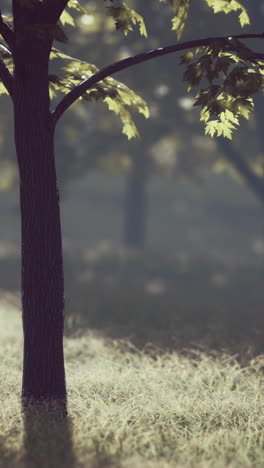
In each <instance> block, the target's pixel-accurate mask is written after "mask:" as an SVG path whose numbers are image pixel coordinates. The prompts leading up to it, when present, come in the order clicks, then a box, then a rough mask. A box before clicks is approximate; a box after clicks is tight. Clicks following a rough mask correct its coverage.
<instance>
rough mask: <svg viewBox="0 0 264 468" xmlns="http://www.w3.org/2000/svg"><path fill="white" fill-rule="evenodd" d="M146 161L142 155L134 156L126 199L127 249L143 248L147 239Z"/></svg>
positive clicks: (125, 236)
mask: <svg viewBox="0 0 264 468" xmlns="http://www.w3.org/2000/svg"><path fill="white" fill-rule="evenodd" d="M146 192H147V174H146V160H145V156H144V155H142V154H137V153H136V154H135V155H133V159H132V167H131V171H130V173H129V174H128V179H127V186H126V197H125V226H124V244H125V245H126V246H127V247H132V248H143V247H144V244H145V237H146V209H147V206H146V204H147V200H146V198H147V193H146Z"/></svg>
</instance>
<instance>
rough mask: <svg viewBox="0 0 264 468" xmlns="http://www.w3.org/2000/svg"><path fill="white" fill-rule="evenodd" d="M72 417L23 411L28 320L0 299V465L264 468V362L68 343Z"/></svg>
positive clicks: (83, 339) (99, 338)
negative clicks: (59, 418) (24, 333)
mask: <svg viewBox="0 0 264 468" xmlns="http://www.w3.org/2000/svg"><path fill="white" fill-rule="evenodd" d="M65 357H66V371H67V383H68V407H69V420H68V421H67V420H64V421H63V422H58V424H57V425H56V427H54V426H53V425H52V421H49V420H44V419H42V420H41V423H39V421H38V418H37V417H36V418H35V420H34V418H33V419H32V420H31V421H30V423H28V421H25V419H24V418H23V417H22V414H21V408H20V387H21V367H22V330H21V317H20V313H19V307H18V305H17V304H14V303H13V304H12V303H11V302H10V301H9V300H4V299H3V298H2V300H1V301H0V376H1V392H0V467H3V468H9V467H10V468H20V467H25V468H28V467H32V468H33V467H38V468H42V467H43V468H44V467H47V468H59V467H63V468H70V467H87V468H96V467H97V468H101V467H102V468H103V467H106V466H107V467H122V468H172V467H175V468H209V467H210V468H211V467H212V468H220V467H221V468H223V467H228V468H236V467H237V468H238V467H239V468H245V467H250V468H252V467H255V468H257V467H259V468H263V466H264V376H263V369H264V356H263V355H262V356H261V355H259V356H252V357H251V358H248V359H245V360H244V361H243V360H242V361H241V360H240V359H238V358H237V356H236V355H232V354H231V353H230V354H228V353H224V352H222V351H213V350H211V351H210V352H209V351H208V352H206V350H205V349H203V350H200V351H199V349H198V348H197V347H196V348H194V349H193V350H192V349H191V348H189V349H188V351H186V353H184V352H179V351H178V350H177V349H176V350H171V351H168V350H167V351H166V350H164V349H163V350H162V349H158V348H156V347H154V346H151V345H150V344H148V345H146V346H145V347H144V349H142V348H138V347H136V346H135V345H133V344H132V343H131V342H129V341H127V340H126V339H118V338H116V339H114V338H110V337H109V335H108V337H107V338H106V337H105V336H104V335H103V330H101V331H97V332H96V331H94V332H92V331H90V332H89V331H87V332H85V333H83V334H82V335H79V336H77V335H75V336H70V335H69V336H67V338H66V339H65Z"/></svg>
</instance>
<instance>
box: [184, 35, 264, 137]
mask: <svg viewBox="0 0 264 468" xmlns="http://www.w3.org/2000/svg"><path fill="white" fill-rule="evenodd" d="M180 63H181V64H182V65H184V66H185V72H184V76H183V78H184V80H185V81H186V82H187V83H188V89H189V90H190V89H192V88H193V87H197V86H199V85H202V86H203V87H202V88H201V89H200V90H199V92H198V93H197V95H196V101H195V103H194V105H195V106H201V113H200V115H201V120H202V121H204V122H205V133H206V134H209V135H211V136H214V135H215V134H216V135H217V136H221V135H222V136H224V137H227V138H230V139H231V138H232V131H233V130H234V129H235V128H237V126H238V125H239V118H240V117H241V116H242V117H244V118H246V119H249V118H250V114H251V111H252V110H253V109H254V104H253V99H252V96H253V95H254V94H255V93H260V92H263V85H264V63H262V62H261V61H260V60H259V59H257V58H256V56H255V54H254V53H253V52H252V51H251V50H250V49H249V48H248V47H246V46H245V45H244V44H242V43H241V42H240V41H238V40H237V39H234V38H232V37H230V38H228V39H223V40H221V41H216V42H214V43H212V44H211V45H210V46H208V47H202V48H197V49H196V50H195V52H187V53H186V54H184V55H183V56H182V57H181V62H180ZM204 85H205V86H204Z"/></svg>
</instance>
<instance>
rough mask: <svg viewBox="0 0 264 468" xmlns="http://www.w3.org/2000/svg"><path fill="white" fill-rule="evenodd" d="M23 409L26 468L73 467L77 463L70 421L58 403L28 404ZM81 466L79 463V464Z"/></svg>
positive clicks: (24, 461) (24, 459)
mask: <svg viewBox="0 0 264 468" xmlns="http://www.w3.org/2000/svg"><path fill="white" fill-rule="evenodd" d="M23 412H24V457H23V464H24V466H25V467H26V468H47V467H48V468H72V467H75V466H76V458H75V455H74V451H73V442H72V426H71V421H70V420H69V418H68V417H67V416H66V415H65V412H64V411H62V410H61V409H58V407H52V408H50V407H47V406H40V405H27V406H26V407H24V408H23ZM78 466H80V465H78Z"/></svg>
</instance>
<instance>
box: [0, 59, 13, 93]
mask: <svg viewBox="0 0 264 468" xmlns="http://www.w3.org/2000/svg"><path fill="white" fill-rule="evenodd" d="M0 80H1V81H2V83H3V85H4V87H5V88H6V90H7V91H8V93H9V94H10V96H11V97H13V76H12V75H11V73H10V71H9V70H8V68H7V66H6V64H5V62H4V61H3V59H2V58H1V57H0Z"/></svg>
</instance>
